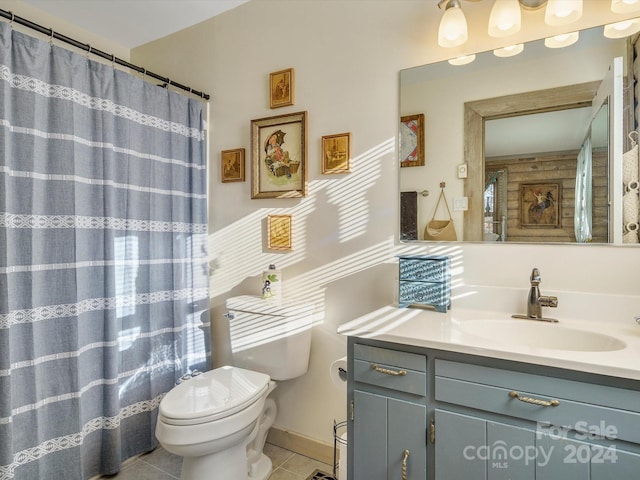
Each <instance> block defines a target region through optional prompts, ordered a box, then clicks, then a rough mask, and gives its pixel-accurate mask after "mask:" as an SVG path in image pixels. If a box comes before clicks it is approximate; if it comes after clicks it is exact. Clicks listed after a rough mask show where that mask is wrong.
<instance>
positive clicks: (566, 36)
mask: <svg viewBox="0 0 640 480" xmlns="http://www.w3.org/2000/svg"><path fill="white" fill-rule="evenodd" d="M578 38H580V33H579V32H571V33H563V34H560V35H555V36H553V37H549V38H545V39H544V46H545V47H547V48H563V47H568V46H569V45H573V44H574V43H576V42H577V41H578Z"/></svg>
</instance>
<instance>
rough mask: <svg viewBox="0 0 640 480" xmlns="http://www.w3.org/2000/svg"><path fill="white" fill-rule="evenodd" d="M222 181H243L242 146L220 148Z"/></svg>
mask: <svg viewBox="0 0 640 480" xmlns="http://www.w3.org/2000/svg"><path fill="white" fill-rule="evenodd" d="M220 164H221V168H222V182H223V183H224V182H244V148H235V149H233V150H222V152H221V153H220Z"/></svg>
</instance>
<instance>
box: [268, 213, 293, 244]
mask: <svg viewBox="0 0 640 480" xmlns="http://www.w3.org/2000/svg"><path fill="white" fill-rule="evenodd" d="M291 223H292V217H291V215H269V216H267V248H268V249H269V250H291V249H292V248H293V246H292V242H291Z"/></svg>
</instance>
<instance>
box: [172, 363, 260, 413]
mask: <svg viewBox="0 0 640 480" xmlns="http://www.w3.org/2000/svg"><path fill="white" fill-rule="evenodd" d="M270 380H271V379H270V377H269V375H265V374H264V373H259V372H254V371H252V370H245V369H243V368H238V367H220V368H216V369H215V370H209V371H208V372H205V373H203V374H202V375H198V376H197V377H193V378H192V379H190V380H186V381H184V382H182V383H181V384H180V385H177V386H176V387H175V388H173V389H172V390H170V391H169V393H167V394H166V395H165V396H164V398H163V399H162V401H161V402H160V415H161V416H162V417H163V421H164V422H165V423H169V424H172V425H194V424H198V423H205V422H211V421H214V420H217V419H220V418H224V417H227V416H229V415H232V414H234V413H236V412H239V411H240V410H243V409H244V408H246V407H247V406H248V405H251V404H252V403H254V402H255V401H256V400H258V399H259V398H260V397H262V395H263V394H264V393H265V392H266V391H267V389H268V388H269V381H270Z"/></svg>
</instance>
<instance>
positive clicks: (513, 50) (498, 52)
mask: <svg viewBox="0 0 640 480" xmlns="http://www.w3.org/2000/svg"><path fill="white" fill-rule="evenodd" d="M523 50H524V44H523V43H518V44H517V45H510V46H508V47H503V48H497V49H495V50H494V51H493V54H494V55H495V56H496V57H513V56H515V55H518V54H519V53H522V51H523Z"/></svg>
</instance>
